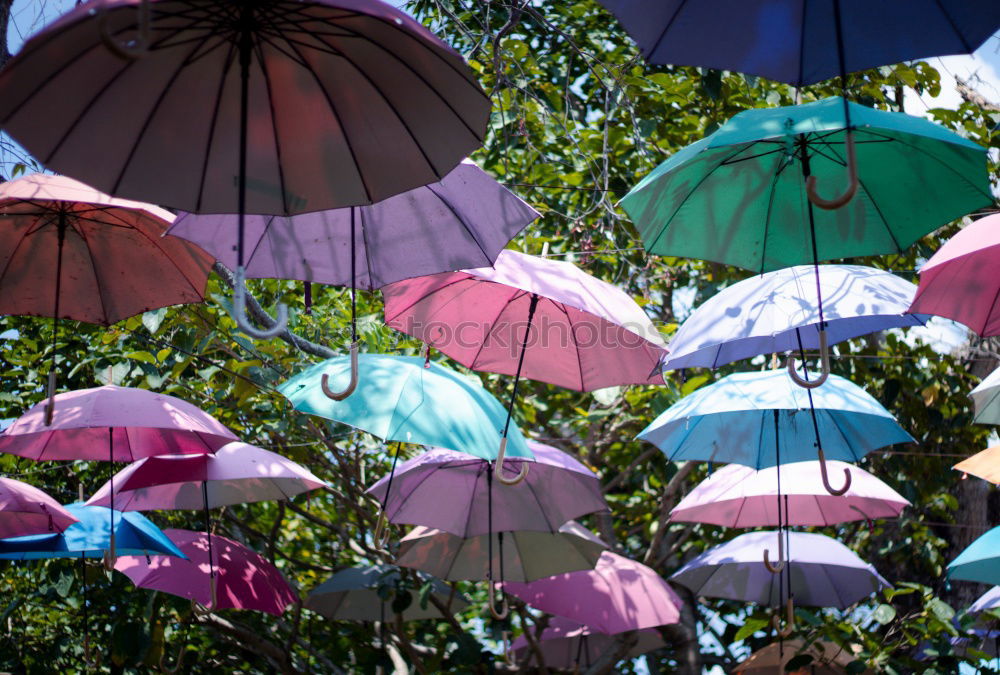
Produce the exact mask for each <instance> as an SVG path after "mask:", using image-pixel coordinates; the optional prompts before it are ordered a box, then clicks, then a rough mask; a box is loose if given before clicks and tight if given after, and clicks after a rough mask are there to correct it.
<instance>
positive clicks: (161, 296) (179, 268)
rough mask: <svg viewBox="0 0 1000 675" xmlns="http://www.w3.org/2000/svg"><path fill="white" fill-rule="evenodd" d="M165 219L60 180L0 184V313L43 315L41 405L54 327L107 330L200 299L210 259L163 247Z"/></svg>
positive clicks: (153, 210)
mask: <svg viewBox="0 0 1000 675" xmlns="http://www.w3.org/2000/svg"><path fill="white" fill-rule="evenodd" d="M173 219H174V216H173V214H171V213H170V212H169V211H164V210H163V209H161V208H159V207H157V206H153V205H152V204H143V203H141V202H133V201H127V200H124V199H116V198H114V197H111V196H109V195H106V194H104V193H102V192H99V191H97V190H95V189H94V188H92V187H90V186H88V185H84V184H83V183H81V182H79V181H77V180H73V179H72V178H68V177H66V176H49V175H44V174H31V175H29V176H24V177H23V178H18V179H17V180H13V181H9V182H7V183H3V184H0V270H2V271H0V289H2V290H3V292H2V293H0V314H14V315H22V316H43V317H52V367H51V368H50V369H49V390H48V396H49V398H51V397H52V396H53V395H54V394H55V376H56V365H55V363H56V362H55V358H56V351H57V350H56V339H57V337H58V330H57V329H58V323H59V320H60V319H73V320H76V321H83V322H86V323H93V324H98V325H102V326H110V325H111V324H113V323H116V322H118V321H121V320H122V319H124V318H127V317H129V316H132V315H134V314H140V313H142V312H145V311H148V310H152V309H158V308H160V307H167V306H169V305H179V304H184V303H191V302H202V301H203V300H204V299H205V284H206V282H207V280H208V272H209V270H210V269H211V267H212V262H213V261H212V258H211V257H210V256H209V255H208V254H207V253H205V252H204V251H203V250H201V249H200V248H198V247H197V246H195V245H194V244H191V243H188V242H185V241H178V240H171V239H163V234H164V232H166V229H167V227H168V226H169V224H170V223H171V222H172V221H173Z"/></svg>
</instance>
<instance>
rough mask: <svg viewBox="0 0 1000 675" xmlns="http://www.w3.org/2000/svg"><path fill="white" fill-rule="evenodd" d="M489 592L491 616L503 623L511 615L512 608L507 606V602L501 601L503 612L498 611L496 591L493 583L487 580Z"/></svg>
mask: <svg viewBox="0 0 1000 675" xmlns="http://www.w3.org/2000/svg"><path fill="white" fill-rule="evenodd" d="M486 585H487V591H488V595H489V599H490V614H492V615H493V618H494V619H496V620H497V621H503V620H504V619H506V618H507V615H508V614H510V607H509V606H508V605H507V601H506V600H501V605H502V610H497V601H496V597H495V593H496V591H495V589H494V588H493V581H492V580H487V584H486Z"/></svg>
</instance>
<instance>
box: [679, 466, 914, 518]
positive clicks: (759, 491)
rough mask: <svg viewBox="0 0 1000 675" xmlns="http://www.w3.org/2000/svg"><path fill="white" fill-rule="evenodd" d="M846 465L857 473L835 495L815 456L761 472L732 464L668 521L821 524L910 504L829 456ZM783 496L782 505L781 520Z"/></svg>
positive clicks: (881, 514) (892, 513) (882, 514)
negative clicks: (824, 480)
mask: <svg viewBox="0 0 1000 675" xmlns="http://www.w3.org/2000/svg"><path fill="white" fill-rule="evenodd" d="M848 466H849V467H851V473H852V478H853V480H852V481H851V485H850V488H849V489H848V490H847V492H846V493H845V494H844V495H842V496H834V495H831V494H830V493H829V492H827V490H826V488H825V487H823V480H822V476H821V472H820V467H819V462H818V461H815V460H813V461H808V462H794V463H792V464H782V465H781V466H780V467H778V466H772V467H768V468H766V469H761V470H759V471H758V470H755V469H754V468H753V467H749V466H743V465H741V464H729V465H727V466H725V467H723V468H721V469H719V470H718V471H716V472H715V473H713V474H712V475H711V476H710V477H708V478H707V479H705V480H704V481H702V482H701V483H699V484H698V486H697V487H696V488H695V489H694V490H692V491H691V492H690V493H689V494H688V495H687V496H686V497H685V498H684V499H683V500H681V502H680V503H679V504H678V505H677V506H675V507H674V509H673V510H672V511H671V512H670V520H672V521H675V522H693V523H709V524H711V525H721V526H722V527H779V526H782V525H813V526H817V527H819V526H824V525H836V524H837V523H847V522H851V521H855V520H866V519H867V520H875V519H877V518H895V517H897V516H899V514H900V512H901V511H902V510H903V508H905V507H906V506H908V505H909V504H910V502H908V501H907V500H906V499H904V498H903V497H902V495H900V494H899V493H898V492H896V491H895V490H893V489H892V488H891V487H889V486H888V485H886V484H885V483H883V482H882V481H881V480H879V479H878V478H876V477H875V476H873V475H872V474H870V473H868V472H867V471H865V470H864V469H861V468H859V467H857V466H854V465H853V464H848V463H847V462H840V461H837V460H827V467H828V468H829V469H830V470H832V471H833V472H835V473H836V472H837V470H838V469H840V468H846V467H848ZM779 470H780V472H781V475H780V478H779V475H778V472H779ZM779 480H780V483H779ZM779 486H780V495H781V496H780V497H779V496H778V495H779ZM779 499H781V500H782V505H781V508H782V510H783V514H782V518H780V519H779V517H778V510H779V507H778V500H779Z"/></svg>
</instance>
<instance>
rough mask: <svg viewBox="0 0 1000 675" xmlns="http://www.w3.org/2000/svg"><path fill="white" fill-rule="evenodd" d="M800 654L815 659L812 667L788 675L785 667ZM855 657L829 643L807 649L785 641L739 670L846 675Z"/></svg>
mask: <svg viewBox="0 0 1000 675" xmlns="http://www.w3.org/2000/svg"><path fill="white" fill-rule="evenodd" d="M800 654H809V655H810V656H812V657H813V660H812V662H811V663H810V664H809V665H806V666H803V667H802V668H800V669H798V670H795V671H786V670H785V669H784V666H785V664H787V663H788V662H789V661H791V660H792V659H793V658H795V657H796V656H798V655H800ZM854 660H855V658H854V654H853V653H852V652H851V651H850V650H849V649H846V648H844V647H840V646H838V645H836V644H834V643H832V642H828V641H826V640H817V641H815V642H812V643H810V644H809V646H808V647H807V646H806V643H805V640H801V639H798V638H796V639H794V640H785V641H783V642H781V643H777V642H775V643H772V644H769V645H768V646H766V647H764V648H763V649H758V650H757V651H755V652H754V653H753V654H751V655H750V658H748V659H747V660H746V661H743V662H742V663H740V664H739V665H737V666H736V668H734V669H733V672H734V673H738V674H739V675H771V674H772V673H788V674H789V675H845V674H846V673H847V670H846V667H847V665H848V664H849V663H851V662H852V661H854ZM862 675H872V671H871V670H868V669H866V670H864V671H862Z"/></svg>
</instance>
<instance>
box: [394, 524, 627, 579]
mask: <svg viewBox="0 0 1000 675" xmlns="http://www.w3.org/2000/svg"><path fill="white" fill-rule="evenodd" d="M487 536H489V535H487V534H482V535H479V536H478V537H469V538H467V539H463V538H462V537H457V536H455V535H454V534H451V533H449V532H444V531H441V530H435V529H433V528H430V527H423V526H419V527H416V528H414V529H413V530H412V531H410V533H409V534H407V535H406V536H405V537H403V539H402V540H401V541H400V542H399V551H398V553H397V554H396V564H397V565H399V566H400V567H411V568H413V569H418V570H421V571H423V572H427V573H428V574H432V575H434V576H436V577H439V578H441V579H446V580H448V581H476V580H480V579H487V578H488V575H489V570H490V568H491V567H496V568H500V567H503V568H504V570H505V572H504V574H503V575H501V576H502V577H503V579H504V580H507V581H520V582H525V581H535V580H536V579H543V578H545V577H551V576H554V575H556V574H562V573H564V572H576V571H579V570H590V569H594V566H595V565H596V564H597V561H598V559H599V558H600V557H601V554H602V553H603V552H604V551H605V550H606V549H607V548H608V545H607V544H605V543H604V542H603V541H601V540H600V538H598V537H597V535H595V534H594V533H592V532H591V531H590V530H588V529H587V528H585V527H583V526H582V525H580V524H579V523H576V522H573V521H570V522H568V523H566V524H565V525H563V526H561V527H560V528H559V531H558V532H555V533H553V532H534V531H530V530H521V531H517V532H494V533H493V539H494V541H493V542H487V541H486V538H487ZM501 536H502V537H503V539H504V540H505V541H506V542H507V546H506V547H504V548H501V547H500V542H499V538H500V537H501ZM491 550H495V551H502V554H503V557H504V559H503V560H502V561H500V560H498V559H497V558H498V557H499V555H496V554H495V555H494V556H493V560H492V561H490V560H489V559H488V557H487V556H488V555H489V551H491Z"/></svg>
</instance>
